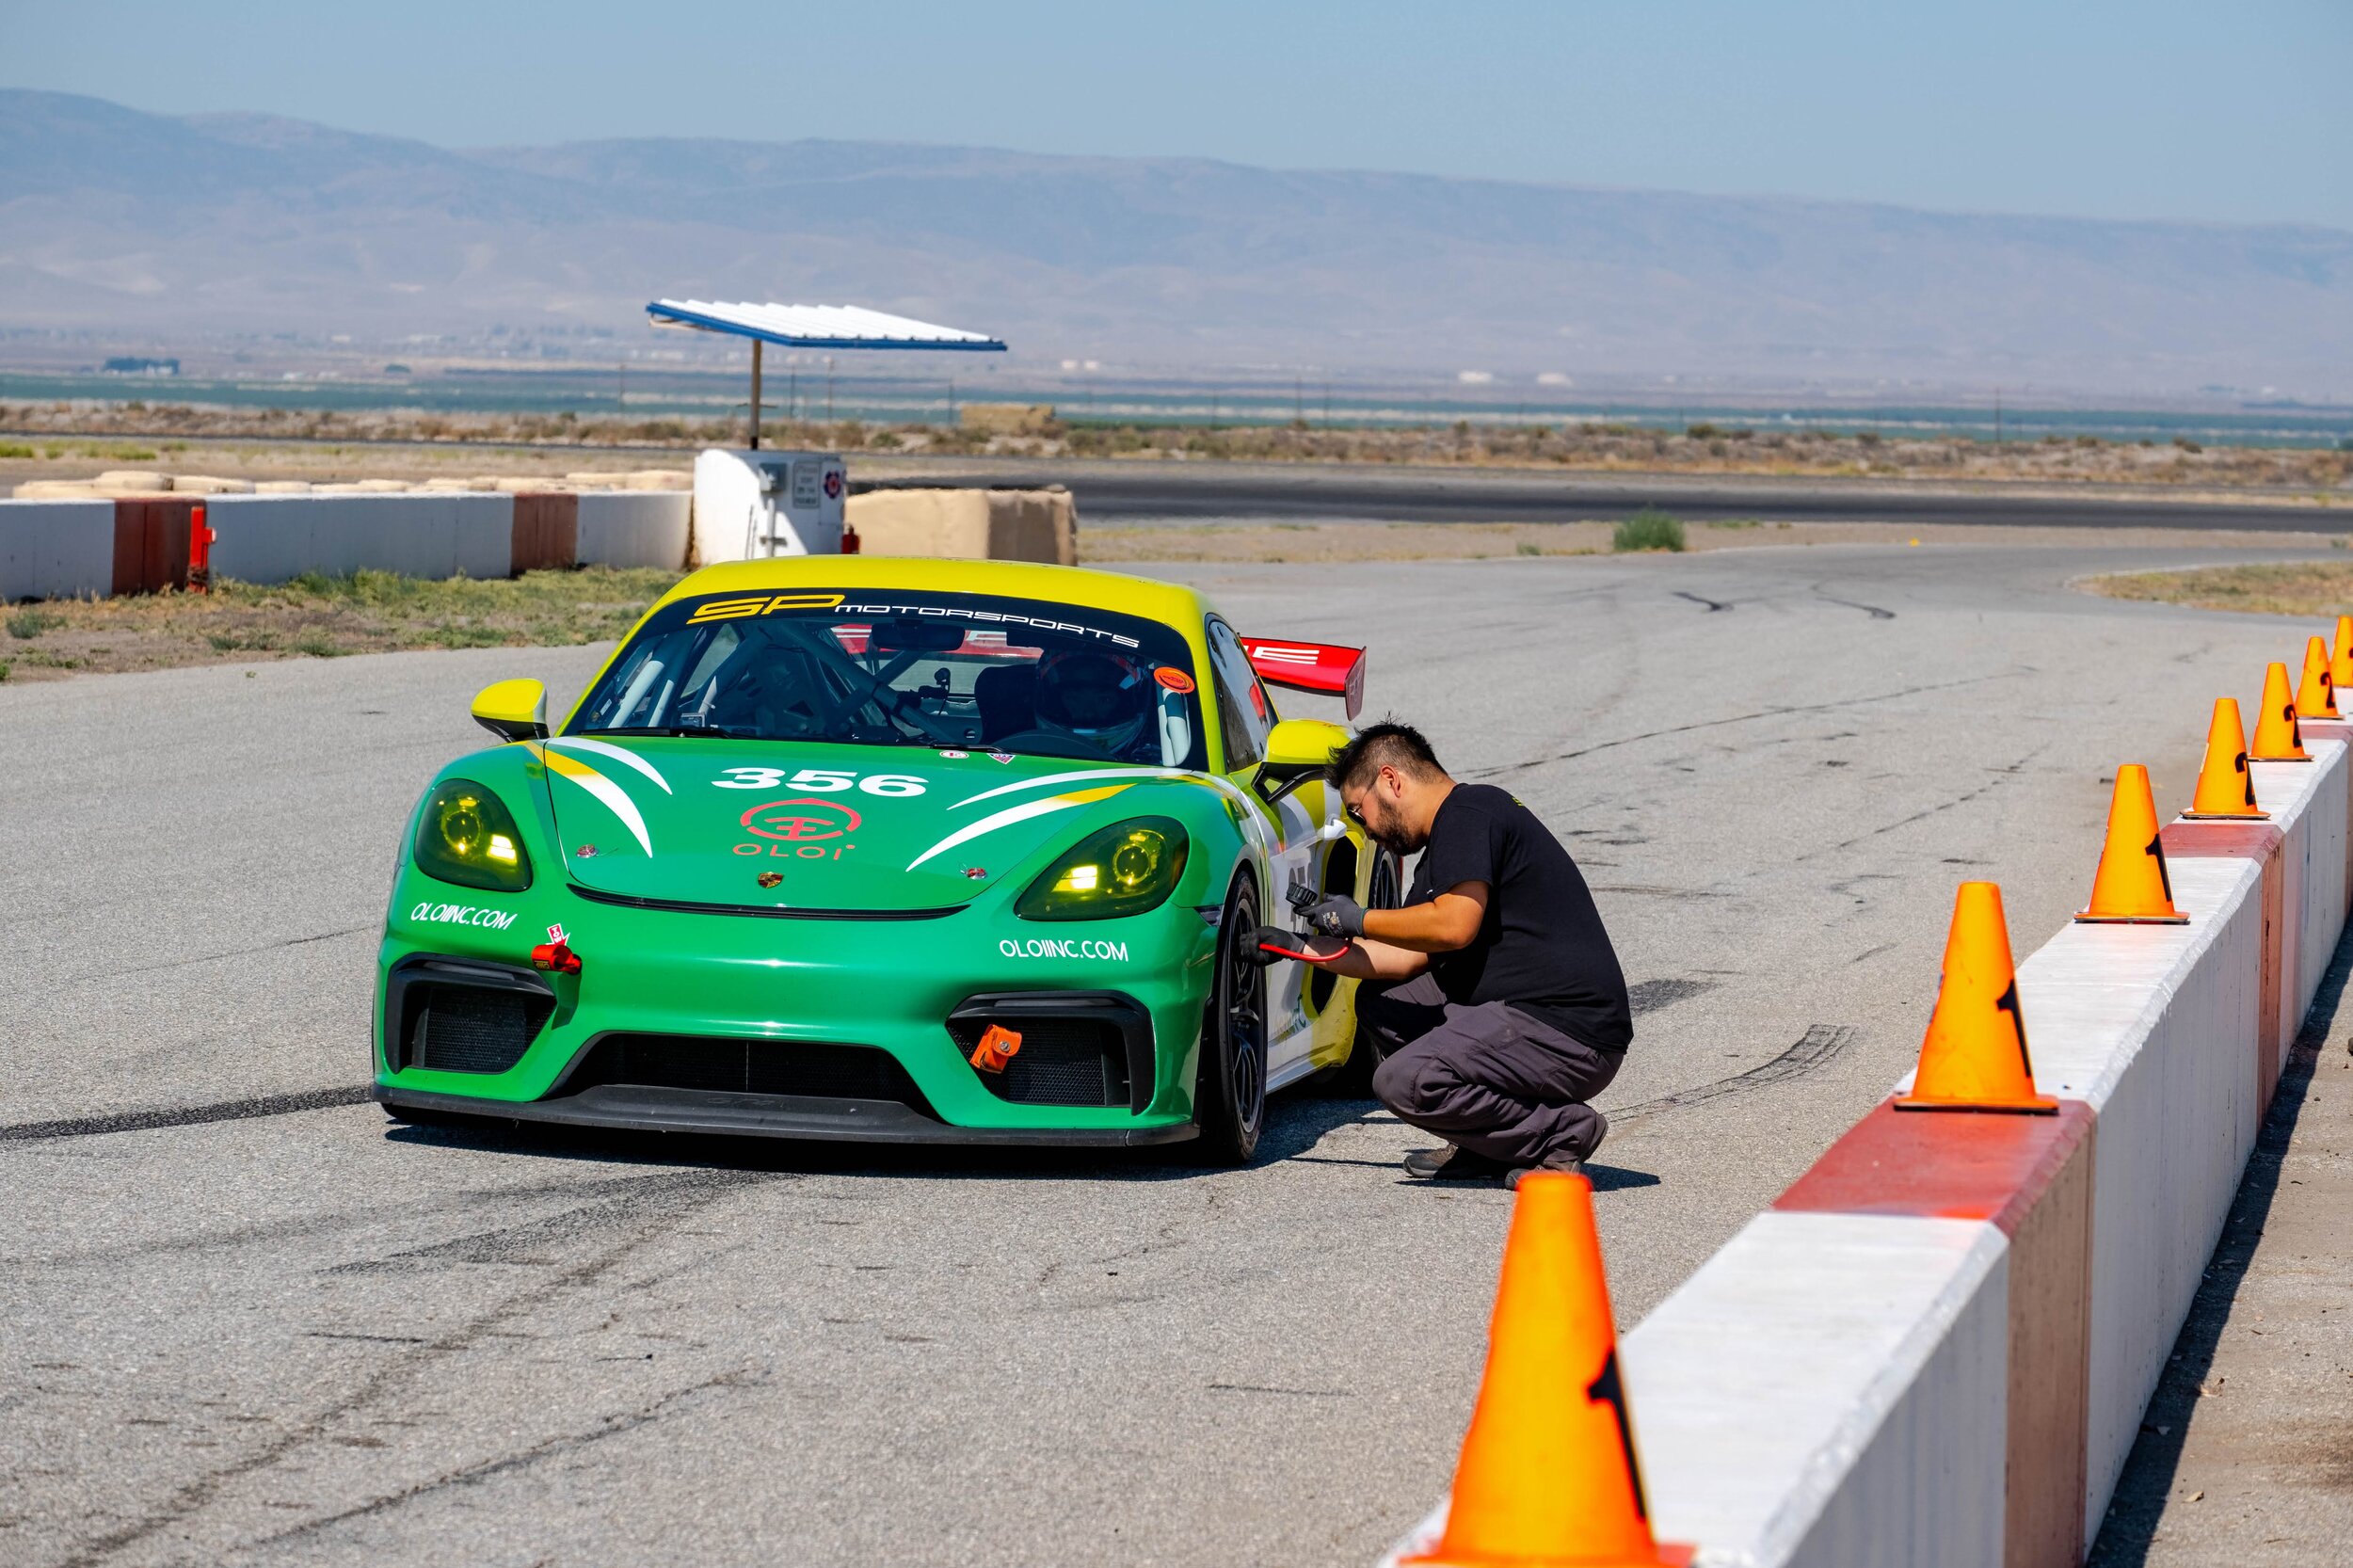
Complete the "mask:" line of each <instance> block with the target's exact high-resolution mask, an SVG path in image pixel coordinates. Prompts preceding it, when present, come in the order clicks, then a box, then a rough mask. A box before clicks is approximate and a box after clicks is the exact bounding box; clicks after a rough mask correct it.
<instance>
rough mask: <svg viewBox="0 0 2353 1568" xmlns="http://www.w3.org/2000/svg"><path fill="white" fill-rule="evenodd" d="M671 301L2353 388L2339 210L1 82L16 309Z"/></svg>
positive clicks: (6, 310)
mask: <svg viewBox="0 0 2353 1568" xmlns="http://www.w3.org/2000/svg"><path fill="white" fill-rule="evenodd" d="M1858 134H1867V132H1866V131H1865V129H1863V128H1859V129H1858ZM657 296H699V297H702V298H723V299H734V298H754V299H762V298H765V299H779V300H792V299H799V300H809V301H824V302H833V303H856V304H865V305H871V306H874V307H876V308H879V309H884V310H890V311H896V312H903V313H905V314H909V315H915V316H920V317H923V318H926V319H931V320H937V321H943V322H947V323H951V324H952V325H956V326H960V327H970V328H980V329H984V330H987V331H990V332H994V333H996V334H998V335H1000V336H1002V337H1005V338H1006V339H1008V340H1009V341H1011V342H1012V343H1013V344H1014V347H1015V349H1016V353H1017V354H1018V355H1019V356H1021V357H1022V358H1024V359H1030V360H1032V361H1033V362H1034V361H1037V360H1044V361H1047V362H1050V361H1052V360H1056V359H1059V358H1062V357H1065V356H1069V357H1085V358H1091V359H1097V360H1103V361H1105V362H1106V363H1107V364H1111V363H1116V364H1118V365H1121V366H1127V367H1147V366H1148V367H1157V368H1165V369H1182V368H1186V367H1197V368H1202V369H1207V368H1209V367H1212V366H1218V367H1241V366H1257V367H1262V368H1266V369H1270V370H1273V369H1279V370H1283V371H1289V369H1291V368H1292V367H1298V368H1300V369H1302V370H1304V371H1307V372H1309V373H1314V372H1350V371H1373V370H1383V371H1406V372H1415V373H1423V374H1444V375H1448V376H1451V375H1453V374H1455V373H1457V372H1459V371H1465V370H1470V371H1477V372H1484V373H1488V374H1492V375H1495V376H1497V377H1499V378H1502V379H1505V380H1507V381H1508V380H1511V379H1513V378H1523V377H1532V376H1537V375H1539V374H1542V373H1552V374H1553V375H1554V376H1570V377H1572V378H1575V379H1577V380H1585V379H1588V378H1594V377H1601V378H1607V377H1611V376H1618V377H1626V376H1669V375H1674V376H1694V377H1699V376H1705V377H1736V378H1746V379H1749V380H1752V381H1762V382H1769V383H1777V384H1782V385H1786V386H1792V387H1794V386H1800V385H1806V384H1815V385H1828V384H1835V383H1840V382H1846V383H1853V382H1857V381H1868V380H1872V379H1876V378H1885V379H1888V380H1891V381H1897V382H1905V383H1912V384H1915V385H1925V386H1935V387H1942V388H1968V387H1990V386H1993V385H1998V384H2007V385H2009V386H2013V387H2015V386H2020V385H2022V384H2033V385H2040V386H2042V387H2045V388H2064V389H2073V390H2081V391H2085V392H2106V393H2131V394H2147V395H2168V394H2175V393H2186V392H2194V391H2195V390H2197V389H2198V388H2200V387H2202V386H2209V385H2214V384H2227V385H2230V386H2234V387H2243V388H2247V389H2250V390H2252V389H2276V391H2277V392H2278V393H2279V394H2280V395H2297V396H2317V397H2330V396H2342V395H2348V394H2353V373H2348V369H2347V367H2348V366H2349V365H2353V233H2349V232H2344V231H2339V230H2332V229H2326V228H2318V227H2310V226H2293V225H2266V226H2249V225H2232V224H2217V223H2195V222H2181V221H2147V222H2117V221H2105V220H2101V221H2094V220H2088V219H2073V218H2058V217H2030V216H2001V215H1993V214H1952V213H1933V212H1923V211H1915V210H1911V209H1907V208H1901V207H1895V206H1885V205H1873V204H1865V203H1857V202H1836V201H1821V200H1801V199H1795V198H1768V197H1722V196H1702V195H1689V194H1677V193H1671V192H1657V191H1634V190H1610V189H1596V188H1587V187H1579V186H1571V185H1545V184H1511V183H1505V182H1498V181H1481V180H1468V179H1446V178H1437V177H1432V176H1422V175H1404V174H1381V173H1367V172H1352V171H1300V170H1275V169H1265V168H1247V167H1242V166H1239V165H1235V164H1229V163H1220V162H1212V161H1209V160H1202V159H1184V158H1090V157H1066V156H1047V155H1040V154H1033V153H1026V152H1003V151H997V150H991V149H984V148H968V147H933V146H915V145H898V144H891V143H879V142H847V141H824V140H804V141H793V142H783V143H755V142H739V141H719V140H701V139H637V140H614V141H592V142H570V143H564V144H560V145H553V146H544V147H503V148H477V149H471V150H462V151H460V150H452V149H446V148H440V147H436V146H432V145H430V144H428V143H425V142H422V141H412V140H405V139H401V138H397V137H391V136H369V135H360V134H356V133H352V132H345V131H339V130H335V129H332V128H330V127H328V126H324V125H318V124H313V123H310V122H307V121H300V120H284V119H279V118H275V117H271V116H266V115H259V114H227V115H222V114H213V115H190V116H166V115H155V114H148V113H143V112H141V111H139V110H136V109H132V108H127V107H124V106H122V105H120V104H112V103H107V102H105V101H103V100H99V99H95V98H87V97H79V96H72V95H67V94H59V93H47V92H34V91H24V90H0V329H6V328H97V329H102V330H107V331H113V332H117V333H146V334H151V335H152V336H153V337H154V338H155V339H156V341H157V342H158V343H159V344H164V345H167V346H168V344H170V343H171V342H172V341H173V339H174V335H175V334H178V335H181V336H183V337H187V336H194V335H199V334H205V335H214V334H222V333H245V332H256V333H268V332H293V333H304V334H328V333H345V334H351V335H354V336H355V337H357V338H360V340H362V341H368V340H373V339H395V338H398V337H401V336H403V335H406V334H412V333H466V332H472V331H478V330H481V329H484V328H488V326H489V325H490V324H492V323H500V324H504V325H507V326H509V327H511V328H519V329H525V330H529V329H533V328H557V327H570V328H579V327H592V328H612V329H615V330H617V331H621V332H634V331H636V330H638V329H640V327H641V325H642V321H643V316H642V310H643V307H644V305H645V303H646V301H648V300H649V299H652V298H655V297H657Z"/></svg>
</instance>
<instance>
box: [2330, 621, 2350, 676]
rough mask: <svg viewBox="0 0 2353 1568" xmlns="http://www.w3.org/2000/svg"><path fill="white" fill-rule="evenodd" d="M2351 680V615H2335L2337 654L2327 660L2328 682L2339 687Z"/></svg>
mask: <svg viewBox="0 0 2353 1568" xmlns="http://www.w3.org/2000/svg"><path fill="white" fill-rule="evenodd" d="M2348 681H2353V616H2338V617H2337V654H2336V657H2335V658H2334V659H2332V660H2330V661H2329V685H2330V686H2331V687H2340V686H2343V685H2345V683H2346V682H2348Z"/></svg>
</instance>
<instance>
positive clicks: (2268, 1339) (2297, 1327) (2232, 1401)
mask: <svg viewBox="0 0 2353 1568" xmlns="http://www.w3.org/2000/svg"><path fill="white" fill-rule="evenodd" d="M2349 964H2353V935H2348V936H2347V939H2346V941H2345V944H2343V945H2342V946H2340V947H2339V949H2338V952H2337V959H2336V963H2335V964H2334V965H2333V966H2332V967H2331V968H2330V970H2329V976H2328V979H2327V980H2326V981H2325V982H2324V983H2323V984H2322V986H2321V991H2320V996H2319V999H2318V1000H2316V1001H2315V1002H2314V1003H2313V1010H2312V1013H2311V1015H2310V1016H2308V1017H2307V1018H2306V1019H2305V1022H2304V1029H2303V1032H2302V1033H2301V1035H2300V1036H2299V1037H2298V1038H2297V1042H2296V1047H2295V1049H2294V1050H2292V1051H2291V1052H2290V1053H2289V1058H2288V1064H2287V1068H2286V1070H2285V1072H2284V1073H2283V1074H2282V1075H2281V1080H2280V1092H2279V1097H2278V1098H2277V1099H2276V1100H2274V1101H2273V1102H2272V1108H2271V1115H2270V1117H2269V1119H2268V1120H2267V1121H2265V1124H2264V1130H2263V1135H2262V1137H2261V1138H2260V1139H2259V1140H2258V1141H2257V1143H2256V1145H2255V1152H2254V1155H2253V1157H2252V1158H2251V1159H2250V1160H2249V1161H2248V1163H2247V1175H2246V1176H2245V1178H2244V1179H2243V1180H2242V1181H2241V1182H2240V1184H2239V1193H2238V1201H2237V1203H2236V1205H2235V1206H2234V1207H2233V1208H2232V1210H2231V1218H2230V1222H2229V1224H2227V1225H2226V1226H2225V1227H2224V1229H2223V1235H2222V1242H2221V1245H2219V1246H2218V1247H2217V1248H2216V1249H2215V1254H2214V1257H2213V1259H2212V1261H2211V1262H2210V1263H2209V1264H2208V1265H2207V1270H2206V1284H2205V1286H2204V1288H2202V1289H2201V1290H2200V1292H2199V1295H2198V1300H2197V1302H2196V1304H2194V1305H2192V1306H2191V1308H2190V1314H2189V1320H2188V1322H2187V1323H2186V1324H2185V1326H2184V1327H2183V1329H2182V1335H2181V1338H2180V1340H2179V1341H2178V1342H2177V1343H2176V1344H2175V1346H2174V1351H2173V1358H2172V1360H2171V1362H2170V1363H2169V1365H2168V1366H2167V1368H2166V1373H2165V1378H2164V1380H2163V1382H2161V1383H2160V1384H2158V1386H2157V1394H2156V1398H2155V1399H2153V1400H2151V1401H2150V1404H2149V1410H2148V1413H2147V1415H2146V1416H2143V1417H2142V1420H2141V1428H2140V1436H2139V1439H2138V1440H2137V1442H2136V1444H2135V1445H2134V1448H2133V1456H2132V1460H2131V1462H2130V1464H2127V1466H2126V1467H2125V1471H2124V1475H2123V1478H2122V1480H2121V1481H2120V1482H2119V1483H2118V1486H2117V1491H2116V1498H2115V1501H2114V1502H2113V1503H2112V1504H2111V1505H2110V1507H2109V1510H2108V1516H2107V1520H2106V1522H2105V1526H2104V1527H2103V1528H2102V1530H2101V1532H2100V1539H2099V1541H2098V1543H2097V1544H2096V1545H2095V1546H2094V1548H2093V1551H2092V1554H2091V1560H2090V1568H2142V1565H2143V1564H2148V1565H2152V1568H2205V1565H2207V1564H2210V1563H2223V1562H2228V1563H2232V1564H2234V1565H2240V1568H2275V1565H2276V1568H2289V1565H2291V1564H2305V1563H2318V1562H2338V1561H2342V1560H2344V1554H2345V1542H2346V1541H2347V1539H2348V1538H2349V1537H2353V1423H2348V1422H2347V1420H2346V1414H2345V1413H2346V1412H2347V1410H2349V1409H2353V1297H2349V1296H2348V1295H2347V1293H2346V1290H2345V1282H2346V1280H2347V1279H2348V1278H2353V1225H2348V1224H2346V1221H2345V1216H2346V1214H2347V1213H2348V1212H2353V1038H2348V1037H2347V1036H2348V1032H2353V1008H2348V1007H2346V1006H2345V972H2346V969H2347V967H2348V965H2349Z"/></svg>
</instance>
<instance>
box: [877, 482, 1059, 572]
mask: <svg viewBox="0 0 2353 1568" xmlns="http://www.w3.org/2000/svg"><path fill="white" fill-rule="evenodd" d="M843 515H844V520H846V521H847V523H848V524H849V526H850V527H852V528H855V529H856V530H857V536H858V548H859V549H860V550H862V551H864V552H866V553H867V554H869V555H928V556H944V557H947V558H949V559H952V560H960V561H1043V562H1046V563H1047V564H1048V565H1049V566H1064V567H1074V566H1077V565H1078V564H1079V510H1078V507H1077V506H1076V505H1075V504H1073V503H1072V501H1071V499H1070V492H1069V491H1068V490H1064V489H1050V490H957V489H891V490H869V491H867V492H865V493H864V494H862V495H854V496H852V497H850V500H849V504H848V507H847V510H846V511H845V513H844V514H843Z"/></svg>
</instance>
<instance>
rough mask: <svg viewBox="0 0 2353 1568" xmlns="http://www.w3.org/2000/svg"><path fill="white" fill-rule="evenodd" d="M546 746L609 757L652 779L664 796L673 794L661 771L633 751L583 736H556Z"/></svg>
mask: <svg viewBox="0 0 2353 1568" xmlns="http://www.w3.org/2000/svg"><path fill="white" fill-rule="evenodd" d="M548 744H550V745H552V746H570V747H572V748H574V749H575V750H579V751H585V752H591V753H593V754H595V755H596V756H599V757H610V758H611V759H613V760H615V761H616V762H621V763H625V764H627V765H628V766H630V767H632V768H635V769H636V770H637V771H638V772H639V773H642V774H644V775H645V776H647V777H648V778H650V779H652V780H653V781H654V784H655V786H656V787H657V788H659V789H660V790H661V791H662V792H663V793H664V794H665V795H666V794H670V793H672V790H671V789H670V781H669V780H668V779H666V778H664V777H663V776H662V774H661V771H660V770H659V769H657V768H656V767H655V766H654V765H653V764H652V763H651V762H648V761H647V760H645V759H644V758H643V757H640V756H638V755H637V754H636V753H635V752H633V751H623V750H622V749H621V748H620V747H619V746H616V745H615V744H612V743H611V742H610V741H592V740H590V739H588V738H587V737H586V736H584V735H558V736H556V737H555V738H554V739H553V740H552V741H550V742H549V743H548Z"/></svg>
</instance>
